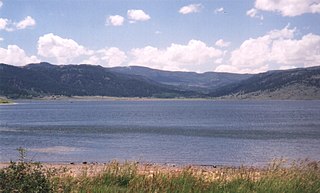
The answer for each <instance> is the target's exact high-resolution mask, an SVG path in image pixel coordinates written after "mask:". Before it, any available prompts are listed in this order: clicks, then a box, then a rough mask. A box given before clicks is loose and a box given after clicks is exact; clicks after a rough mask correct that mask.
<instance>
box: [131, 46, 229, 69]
mask: <svg viewBox="0 0 320 193" xmlns="http://www.w3.org/2000/svg"><path fill="white" fill-rule="evenodd" d="M130 54H131V56H132V60H131V61H130V63H129V65H142V66H148V67H151V68H157V69H163V70H184V71H202V72H203V71H209V70H211V71H212V70H213V69H214V65H215V64H214V61H215V60H216V59H218V58H220V57H221V56H222V55H223V52H222V51H221V50H219V49H216V48H214V47H209V46H207V45H206V44H205V43H204V42H202V41H199V40H190V41H189V42H188V44H186V45H181V44H171V45H170V46H169V47H167V48H165V49H159V48H155V47H152V46H147V47H144V48H136V49H132V50H131V52H130Z"/></svg>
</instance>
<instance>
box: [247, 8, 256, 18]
mask: <svg viewBox="0 0 320 193" xmlns="http://www.w3.org/2000/svg"><path fill="white" fill-rule="evenodd" d="M257 13H258V10H256V9H254V8H252V9H250V10H248V11H247V15H248V16H250V17H256V15H257Z"/></svg>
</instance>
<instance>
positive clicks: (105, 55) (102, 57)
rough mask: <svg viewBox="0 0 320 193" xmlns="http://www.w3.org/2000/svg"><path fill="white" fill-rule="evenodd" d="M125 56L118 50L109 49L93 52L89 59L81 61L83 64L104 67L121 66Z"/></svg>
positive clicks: (114, 48)
mask: <svg viewBox="0 0 320 193" xmlns="http://www.w3.org/2000/svg"><path fill="white" fill-rule="evenodd" d="M126 59H127V55H126V54H125V53H124V52H123V51H121V50H120V49H119V48H116V47H111V48H105V49H100V50H98V51H95V52H94V54H93V55H92V56H90V58H89V59H87V60H84V61H82V63H84V64H95V65H97V64H99V65H101V66H104V67H114V66H120V65H123V64H124V62H125V61H126Z"/></svg>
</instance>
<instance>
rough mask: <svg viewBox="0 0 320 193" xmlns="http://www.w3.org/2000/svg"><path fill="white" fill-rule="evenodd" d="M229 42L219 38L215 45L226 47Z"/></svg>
mask: <svg viewBox="0 0 320 193" xmlns="http://www.w3.org/2000/svg"><path fill="white" fill-rule="evenodd" d="M230 44H231V43H230V42H226V41H224V40H223V39H219V40H217V41H216V43H215V45H216V46H219V47H228V46H230Z"/></svg>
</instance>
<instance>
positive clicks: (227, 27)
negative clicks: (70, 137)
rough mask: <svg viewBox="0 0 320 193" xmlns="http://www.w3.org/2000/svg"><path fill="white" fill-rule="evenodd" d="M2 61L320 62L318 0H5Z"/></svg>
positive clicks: (267, 65) (172, 66) (217, 65)
mask: <svg viewBox="0 0 320 193" xmlns="http://www.w3.org/2000/svg"><path fill="white" fill-rule="evenodd" d="M0 2H1V3H0V5H1V6H0V40H1V41H0V62H1V63H8V64H12V65H17V66H23V65H26V64H28V63H31V62H40V61H48V62H51V63H54V64H79V63H87V64H93V65H102V66H104V67H111V66H130V65H139V66H147V67H151V68H157V69H163V70H182V71H196V72H205V71H223V72H236V73H258V72H263V71H267V70H278V69H288V68H295V67H308V66H315V65H319V64H320V25H319V24H320V14H319V13H320V0H295V1H294V2H293V1H292V0H252V1H251V0H242V1H241V0H228V1H226V0H206V1H201V0H198V1H187V0H91V1H89V0H87V1H84V0H82V1H76V0H65V1H62V0H60V1H58V0H48V1H41V0H31V1H28V0H2V1H0Z"/></svg>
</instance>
